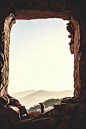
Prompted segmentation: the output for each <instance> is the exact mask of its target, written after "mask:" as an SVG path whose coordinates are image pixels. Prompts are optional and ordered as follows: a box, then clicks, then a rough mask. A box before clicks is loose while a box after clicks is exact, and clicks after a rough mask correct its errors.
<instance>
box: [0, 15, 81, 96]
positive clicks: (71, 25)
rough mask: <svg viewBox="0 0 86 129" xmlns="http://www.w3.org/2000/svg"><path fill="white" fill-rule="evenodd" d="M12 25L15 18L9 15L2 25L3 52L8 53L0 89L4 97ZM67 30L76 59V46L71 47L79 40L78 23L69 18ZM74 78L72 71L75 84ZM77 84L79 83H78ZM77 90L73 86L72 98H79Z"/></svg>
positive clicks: (72, 52) (78, 90) (6, 85)
mask: <svg viewBox="0 0 86 129" xmlns="http://www.w3.org/2000/svg"><path fill="white" fill-rule="evenodd" d="M14 23H15V16H14V15H13V14H10V15H9V16H8V17H7V18H6V20H5V23H4V32H3V34H4V40H3V42H5V46H6V45H7V44H8V46H6V49H5V51H8V52H5V54H6V55H5V63H4V65H5V69H4V70H5V72H3V73H5V74H3V75H4V76H6V79H5V80H4V81H3V83H2V84H3V86H2V89H1V90H2V92H1V94H2V95H3V94H4V95H5V94H7V93H8V82H9V78H8V76H9V60H8V61H7V59H9V58H8V56H9V41H10V38H9V37H10V30H11V27H12V25H13V24H14ZM71 28H72V30H71ZM67 30H68V31H69V32H70V34H71V35H69V38H71V42H70V43H69V44H70V50H71V54H74V58H75V57H77V51H76V50H75V51H73V49H75V47H76V46H77V44H76V45H73V44H74V43H73V42H75V41H76V42H77V39H78V38H80V34H79V35H78V37H77V33H79V25H78V22H77V21H75V20H74V18H73V17H71V19H70V22H69V24H68V26H67ZM76 30H77V31H76ZM76 42H75V43H76ZM72 43H73V44H72ZM71 44H72V45H73V47H72V49H71V46H72V45H71ZM78 44H79V43H78ZM7 47H8V48H7ZM7 53H8V56H7ZM80 57H81V56H80ZM79 60H80V59H79ZM74 62H76V59H75V60H74ZM74 64H75V63H74ZM76 64H77V65H78V67H77V68H78V69H77V70H78V71H79V63H76ZM7 69H8V72H7ZM74 70H75V66H74ZM75 76H77V73H76V71H74V83H75V82H76V79H75ZM78 76H79V73H78ZM79 83H80V81H79ZM79 83H78V84H79ZM79 85H80V84H79ZM79 88H80V87H79ZM79 88H78V86H76V85H75V84H74V97H75V98H80V90H81V89H79Z"/></svg>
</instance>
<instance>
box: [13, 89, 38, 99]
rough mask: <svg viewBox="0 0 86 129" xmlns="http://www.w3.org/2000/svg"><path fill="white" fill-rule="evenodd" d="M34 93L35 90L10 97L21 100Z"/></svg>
mask: <svg viewBox="0 0 86 129" xmlns="http://www.w3.org/2000/svg"><path fill="white" fill-rule="evenodd" d="M34 92H36V91H35V90H28V91H22V92H18V93H16V94H12V96H13V97H15V98H18V99H19V98H23V97H25V96H27V95H30V94H32V93H34Z"/></svg>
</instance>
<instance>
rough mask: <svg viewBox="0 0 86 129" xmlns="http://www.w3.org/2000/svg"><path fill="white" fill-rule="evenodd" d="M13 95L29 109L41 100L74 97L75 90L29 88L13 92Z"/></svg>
mask: <svg viewBox="0 0 86 129" xmlns="http://www.w3.org/2000/svg"><path fill="white" fill-rule="evenodd" d="M12 96H13V97H14V98H16V99H18V100H19V101H20V102H21V104H22V105H24V106H25V107H26V108H27V109H29V108H31V107H33V106H34V105H37V104H38V103H39V102H44V101H46V100H49V99H58V100H59V99H60V98H63V97H72V96H73V91H72V90H65V91H46V90H38V91H35V90H28V91H23V92H18V93H16V94H12ZM53 101H55V100H53Z"/></svg>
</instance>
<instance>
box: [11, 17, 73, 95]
mask: <svg viewBox="0 0 86 129" xmlns="http://www.w3.org/2000/svg"><path fill="white" fill-rule="evenodd" d="M66 23H68V21H63V20H62V19H56V18H53V19H36V20H17V21H16V23H15V24H14V25H13V27H12V29H11V35H10V55H9V56H10V61H9V93H11V94H13V93H15V92H19V91H25V90H33V89H34V90H49V91H58V90H73V87H74V86H73V85H74V84H73V71H74V55H71V53H70V49H69V44H68V43H69V42H70V39H69V38H68V35H69V33H68V31H67V30H66Z"/></svg>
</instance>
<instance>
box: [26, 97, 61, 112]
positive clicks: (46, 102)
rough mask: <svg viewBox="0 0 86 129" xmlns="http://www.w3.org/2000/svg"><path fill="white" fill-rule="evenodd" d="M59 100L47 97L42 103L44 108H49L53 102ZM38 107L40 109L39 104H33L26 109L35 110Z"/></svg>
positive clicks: (58, 100)
mask: <svg viewBox="0 0 86 129" xmlns="http://www.w3.org/2000/svg"><path fill="white" fill-rule="evenodd" d="M60 101H61V99H48V100H45V101H44V102H43V105H44V107H45V108H44V109H47V108H48V109H49V108H50V107H53V104H55V103H59V102H60ZM38 109H40V105H39V104H38V105H34V106H33V107H31V108H30V109H29V110H28V111H37V110H38Z"/></svg>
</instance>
